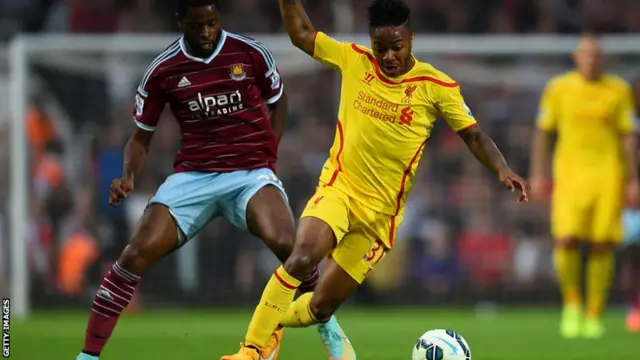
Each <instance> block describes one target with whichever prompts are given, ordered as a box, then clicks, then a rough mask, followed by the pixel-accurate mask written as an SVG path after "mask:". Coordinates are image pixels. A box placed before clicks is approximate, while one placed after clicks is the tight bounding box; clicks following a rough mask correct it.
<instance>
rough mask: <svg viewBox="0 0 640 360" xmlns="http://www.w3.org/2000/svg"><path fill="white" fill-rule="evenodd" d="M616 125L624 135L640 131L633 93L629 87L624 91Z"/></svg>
mask: <svg viewBox="0 0 640 360" xmlns="http://www.w3.org/2000/svg"><path fill="white" fill-rule="evenodd" d="M616 125H617V127H618V131H620V132H621V133H623V134H631V133H636V132H638V130H639V129H638V117H637V116H636V107H635V103H634V99H633V91H632V90H631V88H630V87H629V86H628V85H627V86H625V87H624V90H623V94H622V97H621V101H620V106H619V108H618V111H617V114H616Z"/></svg>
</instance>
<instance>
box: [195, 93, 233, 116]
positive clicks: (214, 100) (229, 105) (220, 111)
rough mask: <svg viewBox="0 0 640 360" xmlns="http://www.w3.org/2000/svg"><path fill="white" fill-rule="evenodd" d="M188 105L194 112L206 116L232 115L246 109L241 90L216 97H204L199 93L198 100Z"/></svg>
mask: <svg viewBox="0 0 640 360" xmlns="http://www.w3.org/2000/svg"><path fill="white" fill-rule="evenodd" d="M187 105H189V110H191V111H192V112H194V113H196V114H204V115H206V116H221V115H232V114H233V113H235V112H237V111H240V110H242V109H244V104H243V103H242V94H241V93H240V91H239V90H236V91H234V92H231V93H224V94H216V95H203V94H202V93H201V92H199V93H198V97H197V99H194V100H191V101H189V102H188V103H187Z"/></svg>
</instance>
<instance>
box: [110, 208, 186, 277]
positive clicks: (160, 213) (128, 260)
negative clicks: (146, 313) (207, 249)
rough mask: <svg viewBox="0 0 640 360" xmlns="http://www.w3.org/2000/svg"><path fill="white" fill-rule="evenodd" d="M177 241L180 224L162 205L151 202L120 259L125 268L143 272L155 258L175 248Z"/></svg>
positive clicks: (139, 273)
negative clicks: (178, 224) (178, 225)
mask: <svg viewBox="0 0 640 360" xmlns="http://www.w3.org/2000/svg"><path fill="white" fill-rule="evenodd" d="M178 240H179V233H178V229H177V225H176V223H175V220H174V219H173V217H172V216H171V214H170V213H169V210H168V209H167V208H166V207H164V206H162V205H152V206H150V207H149V209H147V211H145V214H144V215H143V217H142V219H140V222H139V223H138V226H137V227H136V229H135V231H134V233H133V236H132V238H131V242H130V243H129V245H127V247H125V248H124V250H123V252H122V254H121V255H120V258H119V260H118V262H119V263H120V266H122V267H123V268H124V269H126V270H128V271H131V272H132V273H134V274H136V275H142V274H144V273H145V272H146V271H147V270H148V269H149V267H151V266H152V265H153V264H154V263H155V262H156V261H158V260H159V259H160V258H162V257H163V256H165V255H167V254H168V253H170V252H171V251H173V250H174V249H175V248H176V247H177V245H178Z"/></svg>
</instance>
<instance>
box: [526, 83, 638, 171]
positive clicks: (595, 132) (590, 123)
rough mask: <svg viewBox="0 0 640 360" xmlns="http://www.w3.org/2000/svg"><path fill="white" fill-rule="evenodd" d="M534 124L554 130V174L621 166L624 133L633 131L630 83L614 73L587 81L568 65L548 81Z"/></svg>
mask: <svg viewBox="0 0 640 360" xmlns="http://www.w3.org/2000/svg"><path fill="white" fill-rule="evenodd" d="M537 127H538V128H539V129H542V130H545V131H556V132H557V134H558V139H557V143H556V147H555V150H554V175H555V176H569V175H570V176H571V178H573V179H577V177H578V176H580V177H582V175H584V176H588V175H589V174H594V176H595V174H597V175H598V177H600V176H602V175H603V174H610V175H612V176H616V177H620V176H621V175H623V173H621V171H623V170H624V166H625V164H624V153H623V151H624V147H623V136H622V135H625V134H630V133H633V132H635V131H636V121H635V109H634V102H633V94H632V91H631V87H630V86H629V85H628V84H627V83H626V82H625V81H624V80H622V79H620V78H618V77H616V76H613V75H603V76H602V77H601V78H600V79H599V80H597V81H587V80H585V79H584V78H583V77H582V76H581V75H580V74H578V73H577V72H575V71H571V72H568V73H565V74H562V75H559V76H557V77H555V78H553V79H551V80H550V81H549V83H548V84H547V86H546V89H545V90H544V92H543V94H542V97H541V101H540V109H539V114H538V118H537Z"/></svg>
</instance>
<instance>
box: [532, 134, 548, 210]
mask: <svg viewBox="0 0 640 360" xmlns="http://www.w3.org/2000/svg"><path fill="white" fill-rule="evenodd" d="M550 146H551V134H550V133H549V132H548V131H546V130H542V129H535V130H534V131H533V138H532V139H531V161H530V169H529V177H530V179H529V180H530V181H531V189H532V195H533V197H534V198H541V197H542V196H544V192H545V189H546V184H547V180H546V179H547V174H546V173H547V170H546V169H547V163H548V161H549V148H550Z"/></svg>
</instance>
